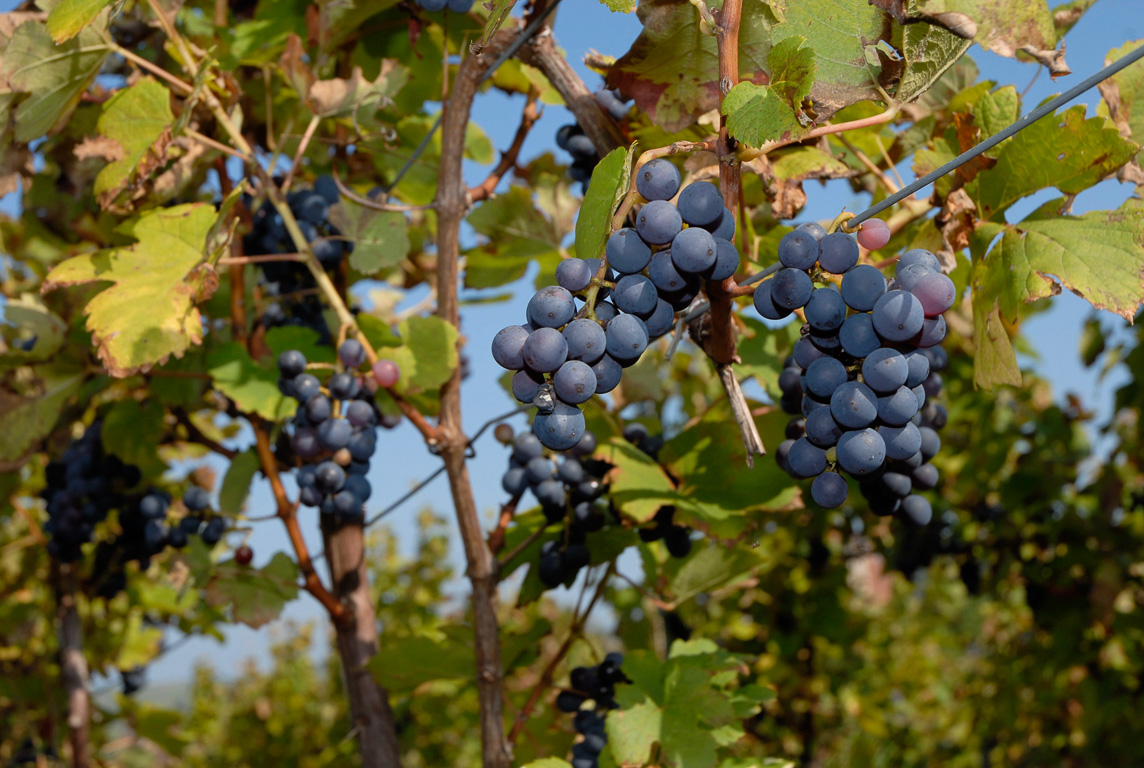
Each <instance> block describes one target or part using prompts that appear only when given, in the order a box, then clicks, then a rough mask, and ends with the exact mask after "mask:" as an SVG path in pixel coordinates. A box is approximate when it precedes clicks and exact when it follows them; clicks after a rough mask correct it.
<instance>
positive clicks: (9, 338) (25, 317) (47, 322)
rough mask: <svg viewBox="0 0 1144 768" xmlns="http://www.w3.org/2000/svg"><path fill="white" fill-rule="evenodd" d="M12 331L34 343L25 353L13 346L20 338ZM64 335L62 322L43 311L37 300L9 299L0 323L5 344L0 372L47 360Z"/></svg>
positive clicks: (30, 297) (23, 296)
mask: <svg viewBox="0 0 1144 768" xmlns="http://www.w3.org/2000/svg"><path fill="white" fill-rule="evenodd" d="M16 331H24V332H25V334H26V335H25V336H24V337H23V338H26V339H35V344H34V345H33V346H32V348H31V349H29V350H27V351H25V350H24V349H22V348H20V347H19V346H16V345H18V344H19V343H20V341H19V339H20V338H21V337H20V336H18V335H17V333H16ZM66 332H67V326H66V325H65V324H64V321H63V320H61V319H60V318H59V317H57V316H56V315H55V313H53V312H52V311H51V310H49V309H48V308H47V307H45V306H44V305H43V302H41V301H40V299H39V297H37V296H34V295H32V294H21V295H19V296H16V297H15V298H13V299H9V300H8V301H7V302H6V303H5V304H4V317H3V321H0V333H3V336H4V339H5V340H6V342H7V343H8V349H7V350H5V351H4V352H0V369H4V368H15V367H17V366H21V365H27V364H29V363H40V362H43V361H45V360H48V359H49V358H51V357H52V356H53V355H55V354H56V353H57V352H59V350H60V347H62V346H63V343H64V334H65V333H66Z"/></svg>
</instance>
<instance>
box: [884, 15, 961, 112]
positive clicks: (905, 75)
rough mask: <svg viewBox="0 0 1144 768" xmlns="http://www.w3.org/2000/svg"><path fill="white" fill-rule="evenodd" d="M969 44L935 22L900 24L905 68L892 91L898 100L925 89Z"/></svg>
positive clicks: (914, 96) (909, 97)
mask: <svg viewBox="0 0 1144 768" xmlns="http://www.w3.org/2000/svg"><path fill="white" fill-rule="evenodd" d="M972 44H973V41H972V40H966V39H965V38H963V37H959V36H958V35H955V34H954V33H952V32H950V31H949V30H948V29H946V28H944V27H941V26H938V25H936V24H906V25H904V26H903V27H902V55H903V56H904V57H905V68H904V69H903V70H902V78H901V80H899V81H898V90H897V92H896V93H895V94H894V96H895V97H897V99H898V100H899V101H901V102H903V103H904V102H908V101H913V100H914V99H916V98H917V97H918V96H920V95H921V94H923V93H925V92H926V91H927V90H929V88H930V86H932V85H933V84H934V83H935V82H937V80H938V78H940V77H941V76H942V75H943V74H945V72H946V70H948V69H949V68H950V67H952V66H953V65H954V64H956V63H957V60H958V59H960V58H961V57H962V55H963V54H964V53H965V52H966V51H967V50H968V49H969V46H970V45H972Z"/></svg>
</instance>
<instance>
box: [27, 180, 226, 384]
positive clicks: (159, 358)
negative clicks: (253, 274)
mask: <svg viewBox="0 0 1144 768" xmlns="http://www.w3.org/2000/svg"><path fill="white" fill-rule="evenodd" d="M215 219H216V213H215V210H214V208H213V207H212V206H209V205H203V204H200V203H192V204H189V205H179V206H175V207H173V208H161V209H154V210H150V211H147V212H145V213H143V214H141V215H140V216H139V217H137V218H135V219H131V220H129V221H127V222H126V223H124V224H122V225H120V227H119V228H117V230H116V231H117V232H119V233H121V234H124V235H127V236H129V237H133V238H134V239H135V240H136V241H137V242H136V243H135V244H133V245H128V246H124V247H120V248H108V249H106V250H103V251H97V252H95V253H93V254H88V255H84V256H76V257H73V258H71V259H68V260H67V261H65V262H63V263H62V264H60V265H59V266H57V267H56V268H55V269H53V270H52V271H51V272H50V273H48V276H47V278H46V279H45V281H44V284H43V286H42V288H41V290H42V291H43V292H47V291H52V290H55V289H57V288H60V287H63V286H68V285H82V284H85V283H92V282H109V283H111V284H112V285H111V286H110V287H109V288H107V289H106V290H104V291H102V292H100V293H99V294H97V295H96V296H94V297H93V298H92V299H91V301H89V302H88V304H87V308H86V314H87V329H88V330H89V331H91V334H92V340H93V342H94V343H95V345H96V350H97V352H98V354H99V358H100V360H102V361H103V364H104V366H105V367H106V368H107V370H108V372H109V373H110V374H111V375H113V376H120V377H122V376H128V375H130V374H132V373H135V372H138V371H146V370H149V369H150V368H151V367H152V366H153V365H155V364H156V363H161V362H163V361H165V360H166V359H167V358H168V357H170V356H171V355H174V356H175V357H182V355H183V353H184V352H186V350H187V349H188V348H189V347H190V346H191V345H192V344H201V343H202V336H203V325H202V323H203V321H202V317H201V316H200V314H199V310H198V309H197V308H196V307H195V303H196V302H198V301H201V300H203V299H205V298H207V297H208V296H209V295H210V294H211V293H213V292H214V289H215V287H216V286H217V284H218V277H217V275H216V274H215V271H214V269H213V268H212V267H210V266H209V265H206V264H204V263H203V259H204V256H205V250H206V237H207V234H208V233H209V232H210V229H211V225H213V224H214V222H215Z"/></svg>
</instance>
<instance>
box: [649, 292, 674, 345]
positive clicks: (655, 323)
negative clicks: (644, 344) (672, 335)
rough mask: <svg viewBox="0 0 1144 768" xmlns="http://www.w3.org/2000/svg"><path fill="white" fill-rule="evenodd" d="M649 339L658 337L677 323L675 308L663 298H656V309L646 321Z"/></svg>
mask: <svg viewBox="0 0 1144 768" xmlns="http://www.w3.org/2000/svg"><path fill="white" fill-rule="evenodd" d="M645 324H646V325H647V335H648V338H649V339H658V338H659V337H660V336H663V335H664V334H665V333H667V332H668V331H670V330H671V329H672V327H673V326H674V325H675V309H674V308H673V307H672V306H671V305H670V304H668V303H667V302H666V301H664V300H663V299H658V300H656V303H655V310H654V311H653V312H652V313H651V315H649V316H648V318H647V320H646V321H645Z"/></svg>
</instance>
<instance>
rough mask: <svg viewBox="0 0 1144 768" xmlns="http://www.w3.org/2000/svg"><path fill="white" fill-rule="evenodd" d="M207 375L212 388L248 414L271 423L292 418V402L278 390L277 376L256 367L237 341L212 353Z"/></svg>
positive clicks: (226, 344)
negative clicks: (254, 414) (253, 414)
mask: <svg viewBox="0 0 1144 768" xmlns="http://www.w3.org/2000/svg"><path fill="white" fill-rule="evenodd" d="M206 370H207V373H209V374H210V376H211V381H212V382H213V384H214V388H215V389H217V390H218V391H219V392H222V393H223V394H224V395H226V396H227V397H229V398H230V399H231V400H233V401H234V403H235V405H237V406H238V407H239V409H241V410H242V411H245V412H247V413H257V414H258V415H259V416H262V417H263V418H265V419H269V420H270V421H278V420H279V419H283V418H286V417H288V416H291V415H293V412H294V410H295V403H294V400H292V399H291V398H287V397H285V396H284V395H283V394H282V393H281V392H279V391H278V373H277V371H275V370H269V369H267V368H263V367H262V366H260V365H258V364H257V363H256V362H254V360H253V359H252V358H251V357H250V353H249V352H247V351H246V347H244V346H243V345H242V344H240V343H239V342H237V341H228V342H226V343H225V344H221V345H219V346H218V347H216V348H215V349H213V350H211V353H210V355H209V356H208V357H207V363H206Z"/></svg>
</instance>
